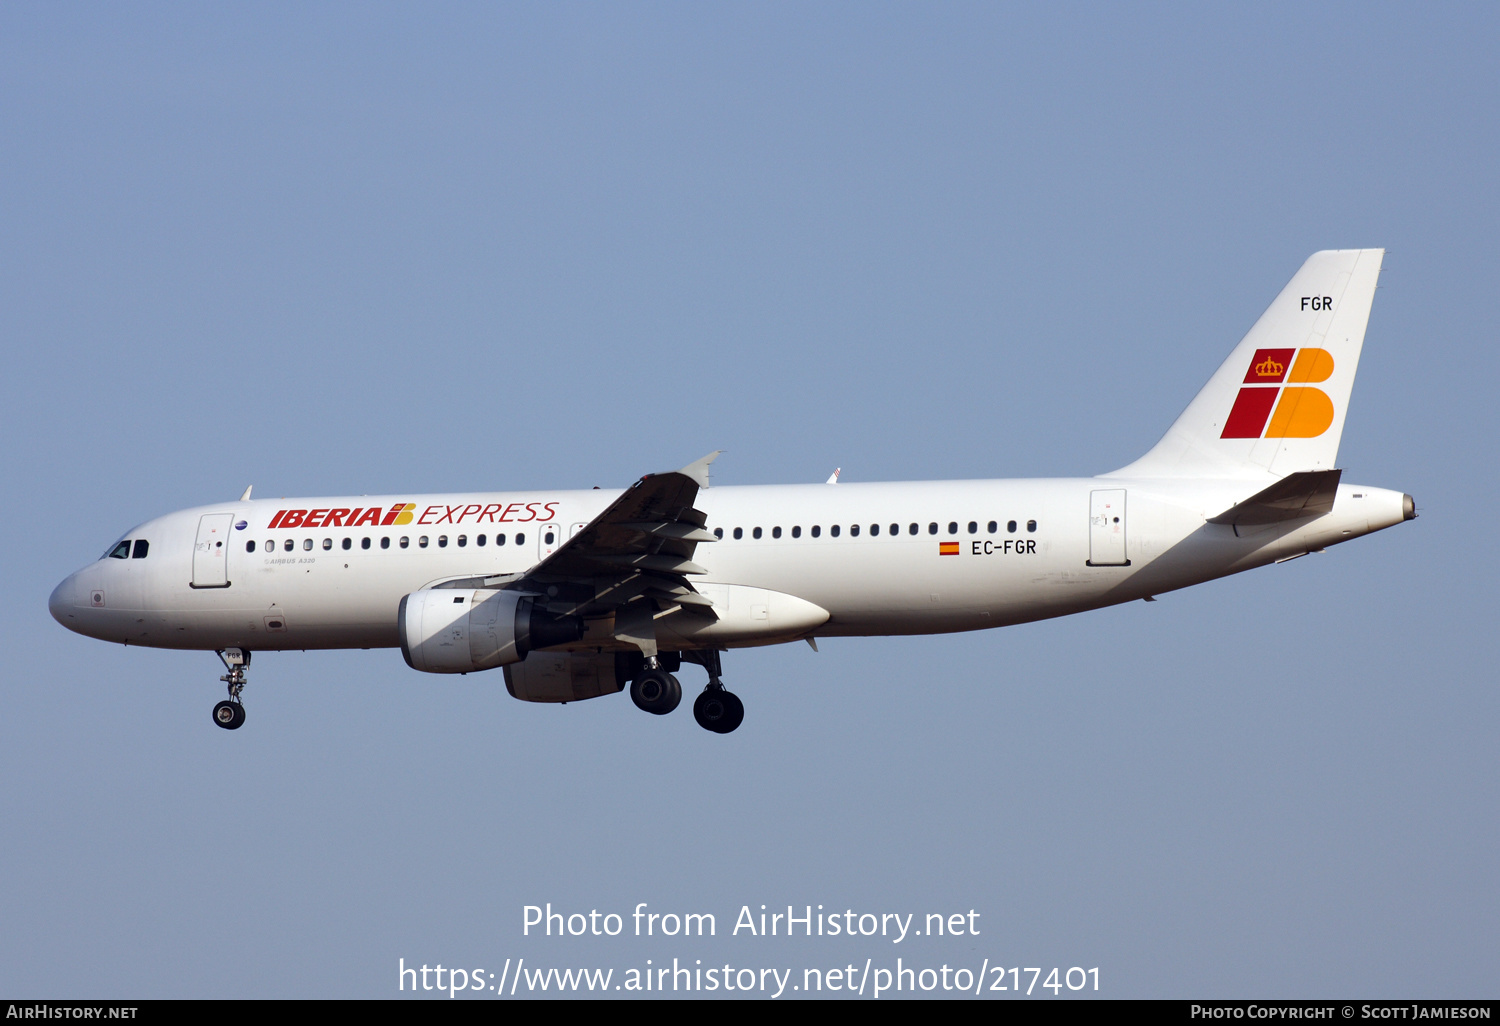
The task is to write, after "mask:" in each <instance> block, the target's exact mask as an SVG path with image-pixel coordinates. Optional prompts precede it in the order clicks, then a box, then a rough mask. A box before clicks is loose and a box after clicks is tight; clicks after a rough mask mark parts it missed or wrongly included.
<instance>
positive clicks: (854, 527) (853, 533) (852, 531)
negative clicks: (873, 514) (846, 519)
mask: <svg viewBox="0 0 1500 1026" xmlns="http://www.w3.org/2000/svg"><path fill="white" fill-rule="evenodd" d="M834 530H835V531H837V530H838V528H837V527H835V528H834ZM849 537H851V538H858V537H859V525H858V524H850V525H849Z"/></svg>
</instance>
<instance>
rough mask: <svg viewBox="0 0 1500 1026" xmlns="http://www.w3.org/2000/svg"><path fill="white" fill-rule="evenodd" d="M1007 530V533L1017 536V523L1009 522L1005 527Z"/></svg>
mask: <svg viewBox="0 0 1500 1026" xmlns="http://www.w3.org/2000/svg"><path fill="white" fill-rule="evenodd" d="M1005 529H1006V530H1007V531H1009V532H1010V533H1011V534H1015V533H1016V522H1015V521H1014V520H1011V521H1008V522H1007V523H1006V525H1005Z"/></svg>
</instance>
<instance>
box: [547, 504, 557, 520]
mask: <svg viewBox="0 0 1500 1026" xmlns="http://www.w3.org/2000/svg"><path fill="white" fill-rule="evenodd" d="M555 516H557V503H555V502H549V503H547V519H548V520H551V519H552V518H553V517H555Z"/></svg>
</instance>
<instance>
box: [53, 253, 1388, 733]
mask: <svg viewBox="0 0 1500 1026" xmlns="http://www.w3.org/2000/svg"><path fill="white" fill-rule="evenodd" d="M1383 257H1384V250H1380V249H1363V250H1327V251H1324V252H1320V253H1315V254H1313V256H1311V257H1310V258H1309V259H1308V260H1307V262H1306V263H1304V264H1303V265H1302V268H1301V269H1300V270H1299V271H1298V272H1297V273H1296V275H1295V276H1294V277H1293V278H1292V280H1291V281H1290V282H1289V283H1288V284H1287V286H1286V287H1285V288H1284V289H1283V290H1282V291H1281V294H1280V295H1278V296H1277V297H1276V300H1275V302H1273V303H1272V304H1271V306H1270V307H1269V308H1268V309H1267V310H1266V312H1265V313H1264V314H1263V315H1261V317H1260V319H1259V320H1258V321H1256V323H1255V325H1254V326H1253V327H1252V328H1251V329H1250V332H1249V334H1247V335H1246V336H1245V337H1244V339H1242V340H1241V341H1240V343H1239V345H1237V346H1236V347H1235V348H1234V350H1233V352H1231V353H1230V354H1229V358H1228V359H1227V360H1225V361H1224V363H1223V364H1222V365H1221V366H1220V367H1219V369H1218V370H1217V371H1216V372H1215V373H1214V375H1213V376H1212V377H1211V378H1210V379H1209V381H1208V384H1207V385H1205V386H1204V388H1203V389H1202V391H1200V392H1199V393H1198V394H1197V396H1196V397H1195V398H1194V399H1193V400H1192V402H1191V403H1190V404H1189V405H1188V407H1187V409H1186V410H1184V411H1183V413H1182V414H1181V416H1179V417H1178V418H1177V420H1176V421H1175V422H1174V423H1173V424H1172V425H1171V427H1170V428H1169V429H1168V430H1167V432H1166V434H1165V435H1164V436H1163V437H1162V438H1161V440H1160V441H1159V442H1158V443H1157V444H1156V445H1155V446H1154V447H1153V448H1152V449H1151V450H1150V451H1148V452H1147V453H1146V454H1145V455H1144V456H1142V457H1141V458H1140V459H1138V460H1136V461H1135V462H1133V463H1131V464H1130V465H1128V466H1126V467H1122V468H1120V469H1119V470H1114V471H1111V472H1109V473H1105V474H1100V475H1098V476H1096V477H1083V478H1052V479H1034V480H986V481H921V482H909V483H885V484H880V483H875V484H862V483H838V473H837V472H835V474H834V476H833V477H831V478H829V480H828V482H827V483H821V484H817V483H814V484H793V485H774V486H739V487H717V488H710V487H709V478H708V471H709V465H710V463H711V462H712V461H713V460H714V458H715V457H716V456H717V455H718V453H717V452H715V453H710V454H709V455H707V456H705V457H703V458H702V459H700V460H698V461H696V462H694V463H691V464H689V465H687V466H685V467H683V468H682V469H681V470H676V471H670V472H667V473H659V474H648V475H646V476H645V477H642V478H640V479H639V480H638V481H636V482H635V484H633V485H631V486H630V487H629V488H627V489H625V490H624V491H623V492H618V493H616V492H614V491H612V490H610V491H603V490H599V489H589V490H565V491H527V492H472V493H456V494H443V495H380V496H368V495H361V496H343V497H326V498H310V499H298V500H287V499H276V500H265V499H255V500H252V499H251V497H250V496H251V490H250V489H248V488H247V489H246V490H245V493H244V494H243V495H242V496H240V498H239V500H238V501H236V502H220V503H213V504H210V505H207V506H200V507H196V508H194V509H187V510H182V511H180V512H177V513H170V514H168V515H166V516H163V517H159V518H157V519H155V520H149V521H147V522H146V523H144V524H141V525H140V526H138V527H135V528H132V529H131V530H129V531H127V532H125V534H124V535H123V536H121V538H120V539H119V540H118V541H116V542H114V543H113V544H112V545H110V546H109V548H108V549H106V550H105V552H104V554H103V555H102V556H101V557H100V558H99V559H98V560H96V561H94V562H93V563H90V564H89V565H88V566H85V567H84V568H83V569H81V570H79V571H78V572H76V573H74V574H72V575H71V576H69V577H68V578H67V579H66V580H64V581H63V582H62V583H61V584H59V585H58V586H57V588H56V590H54V591H53V593H52V596H51V599H50V601H49V607H50V610H51V613H52V615H53V617H54V618H55V619H56V620H57V621H58V622H59V623H61V624H62V625H63V626H64V627H67V628H68V629H69V630H71V631H75V632H77V633H79V634H84V635H87V636H89V637H92V638H98V639H100V640H103V641H111V642H118V643H120V644H122V645H149V646H153V647H157V648H174V649H197V650H205V651H213V652H216V653H217V654H218V656H219V658H220V660H221V661H222V662H223V664H224V668H225V670H226V671H227V672H226V673H225V674H224V675H223V676H221V677H220V678H219V679H220V681H221V682H223V683H225V684H227V686H228V693H229V697H228V698H227V699H226V700H224V701H221V702H219V703H218V704H217V705H216V706H215V707H214V710H213V719H214V722H215V723H217V724H218V725H219V726H220V727H224V728H226V729H230V730H233V729H236V728H238V727H239V726H240V725H241V724H243V723H244V721H245V710H244V703H243V701H242V698H241V695H242V691H243V689H244V687H245V683H246V668H247V667H248V666H249V665H250V659H251V655H252V653H255V652H261V651H277V650H290V649H304V650H305V649H329V648H397V647H399V648H400V649H401V654H402V656H403V657H404V658H405V660H406V662H407V665H409V666H410V667H411V668H412V669H414V670H418V671H421V672H423V673H460V674H462V673H470V672H474V671H478V670H489V669H494V668H497V667H498V668H501V670H502V673H503V676H504V679H505V685H506V689H507V690H508V691H509V692H510V694H511V695H513V696H514V697H516V698H518V699H521V700H522V701H527V702H576V701H581V700H584V699H590V698H599V697H602V696H604V695H610V694H615V693H617V692H620V691H623V690H625V689H626V688H627V687H628V689H629V691H630V697H631V699H632V700H633V701H634V703H635V705H636V706H638V707H639V708H641V709H643V710H645V711H646V712H648V713H654V714H657V715H662V714H665V713H669V712H671V711H672V710H673V709H675V708H676V707H677V705H678V703H679V702H680V701H681V698H682V685H681V683H680V682H679V681H678V679H677V677H676V673H678V672H680V671H681V667H682V664H683V663H694V664H697V665H698V666H701V667H702V668H703V669H704V670H705V671H706V673H707V685H706V686H705V688H704V690H703V692H702V693H701V694H700V695H699V696H698V697H697V700H696V701H695V702H694V703H693V715H694V718H695V719H696V720H697V722H698V723H699V725H701V726H702V727H704V728H706V729H708V730H710V731H714V732H717V733H725V734H727V733H729V732H731V731H733V730H735V729H736V728H737V727H738V726H739V725H740V723H741V721H742V720H743V718H744V705H743V703H742V702H741V701H740V699H739V698H738V697H737V696H735V695H734V694H733V693H732V692H730V691H729V690H727V689H726V688H725V686H724V684H723V681H722V679H721V676H722V672H723V671H722V666H721V660H720V657H721V655H722V654H723V653H724V652H727V651H730V650H732V649H737V648H745V647H749V646H754V645H775V644H783V643H787V642H797V641H805V642H807V643H809V644H811V645H812V646H813V648H814V649H816V648H817V639H819V638H832V637H849V636H870V635H896V634H939V633H946V632H953V631H975V630H984V629H987V628H993V627H1004V626H1008V625H1011V624H1020V623H1027V622H1029V621H1035V620H1042V619H1047V618H1050V617H1056V616H1064V615H1066V614H1069V613H1079V612H1083V611H1085V610H1089V609H1098V608H1100V607H1103V606H1110V605H1115V604H1118V603H1122V602H1133V601H1140V600H1143V599H1144V600H1146V601H1151V600H1153V599H1154V598H1155V596H1157V595H1160V594H1162V593H1163V592H1168V591H1172V590H1174V589H1178V588H1185V587H1188V586H1189V585H1193V584H1199V583H1202V582H1204V581H1209V580H1213V579H1216V578H1219V577H1224V576H1227V575H1229V574H1234V573H1239V572H1240V571H1242V570H1249V569H1251V568H1253V567H1260V566H1265V565H1267V564H1273V563H1283V562H1286V561H1287V560H1290V559H1295V558H1297V557H1299V556H1303V555H1306V554H1307V553H1310V552H1321V551H1323V550H1324V549H1326V548H1327V547H1328V546H1330V545H1335V544H1338V543H1339V542H1344V541H1348V540H1349V539H1351V538H1357V537H1359V536H1361V535H1365V534H1369V533H1371V532H1372V531H1379V530H1382V529H1384V528H1387V527H1391V526H1393V525H1395V524H1398V523H1400V522H1402V521H1404V520H1411V519H1413V518H1414V517H1415V516H1416V507H1415V504H1414V503H1413V501H1412V498H1411V496H1410V495H1406V494H1404V493H1402V492H1397V491H1391V490H1388V489H1384V488H1373V487H1368V486H1365V485H1356V484H1349V483H1347V482H1345V481H1343V480H1342V471H1341V470H1340V469H1338V468H1337V467H1336V465H1335V461H1336V458H1337V455H1338V446H1339V438H1340V437H1341V435H1342V434H1343V429H1344V416H1345V413H1346V411H1347V409H1348V404H1349V396H1350V393H1351V390H1352V388H1353V384H1354V374H1355V370H1356V369H1357V367H1358V364H1359V356H1360V350H1361V349H1362V347H1363V345H1364V337H1365V328H1366V325H1367V323H1368V321H1369V316H1370V307H1371V304H1372V302H1373V300H1374V296H1375V288H1376V282H1377V280H1378V278H1379V275H1380V268H1381V262H1382V259H1383Z"/></svg>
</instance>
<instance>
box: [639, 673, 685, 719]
mask: <svg viewBox="0 0 1500 1026" xmlns="http://www.w3.org/2000/svg"><path fill="white" fill-rule="evenodd" d="M630 700H631V701H632V702H634V703H635V704H636V707H637V708H639V709H643V710H645V711H646V712H648V713H652V714H654V715H656V716H665V715H666V714H667V713H669V712H671V711H672V710H673V709H676V708H677V703H679V702H681V701H682V685H681V684H679V683H678V682H677V678H676V677H674V676H672V675H671V674H670V673H668V672H667V671H666V670H647V671H645V672H644V673H642V674H641V675H640V676H639V677H637V678H636V679H635V680H633V681H631V682H630Z"/></svg>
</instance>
